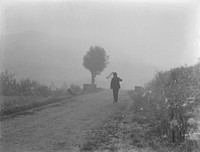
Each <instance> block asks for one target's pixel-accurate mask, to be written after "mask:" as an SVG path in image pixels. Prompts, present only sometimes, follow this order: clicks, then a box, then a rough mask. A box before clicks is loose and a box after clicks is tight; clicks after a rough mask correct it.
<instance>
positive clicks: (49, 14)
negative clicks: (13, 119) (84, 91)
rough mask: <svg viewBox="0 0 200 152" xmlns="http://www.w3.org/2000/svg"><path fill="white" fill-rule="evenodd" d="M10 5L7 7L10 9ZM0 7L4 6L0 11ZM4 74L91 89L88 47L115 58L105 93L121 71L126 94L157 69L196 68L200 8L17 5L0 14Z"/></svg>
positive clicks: (102, 77)
mask: <svg viewBox="0 0 200 152" xmlns="http://www.w3.org/2000/svg"><path fill="white" fill-rule="evenodd" d="M5 4H6V3H5ZM1 7H2V6H1ZM2 8H3V9H2V10H1V12H0V13H1V14H0V16H1V21H0V35H1V37H0V48H1V52H0V53H1V58H0V59H1V61H2V62H1V63H2V64H1V69H8V70H9V71H10V72H13V73H15V74H16V77H17V78H19V79H20V78H26V77H29V78H31V79H36V80H38V81H41V82H42V83H47V84H50V83H51V82H54V83H55V84H56V85H57V86H60V85H62V83H63V82H67V84H68V85H70V83H74V84H76V83H77V84H79V85H81V84H83V83H90V79H91V78H90V72H89V71H88V70H86V69H85V68H84V67H83V65H82V62H83V60H82V58H83V56H84V55H85V54H86V52H87V51H88V50H89V48H90V46H95V45H97V46H101V47H103V48H104V49H105V51H106V53H107V54H108V55H109V56H110V59H109V62H110V64H109V65H108V67H107V68H106V69H105V70H104V71H103V72H102V74H101V75H100V76H97V79H96V82H97V85H98V86H100V87H106V88H108V87H109V81H108V80H106V79H105V77H106V76H107V75H108V74H109V73H110V72H112V71H116V72H117V73H118V74H119V76H120V77H121V78H122V79H123V83H122V88H124V89H131V88H133V87H134V86H135V85H143V84H144V83H145V82H147V81H149V80H151V78H153V75H154V74H155V71H156V69H158V70H168V69H170V68H173V67H177V66H181V65H185V64H187V65H192V64H195V63H196V62H197V60H198V58H199V57H200V51H199V35H198V34H199V27H198V26H199V25H200V24H199V20H198V17H199V11H198V8H199V3H198V2H197V1H195V0H194V1H191V2H187V3H181V2H180V1H179V2H177V3H170V2H169V3H161V2H154V3H150V2H143V3H138V2H137V1H125V2H123V1H115V2H114V1H103V2H100V1H95V2H93V1H75V2H74V1H65V2H64V1H58V2H56V1H50V0H49V1H47V0H46V1H42V2H39V1H36V2H34V1H30V2H27V1H26V2H25V1H16V0H15V1H13V3H11V2H10V3H8V4H6V5H4V6H3V7H2Z"/></svg>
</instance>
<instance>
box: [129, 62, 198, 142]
mask: <svg viewBox="0 0 200 152" xmlns="http://www.w3.org/2000/svg"><path fill="white" fill-rule="evenodd" d="M132 97H133V100H134V101H135V105H136V107H137V108H138V109H142V110H144V111H145V112H146V117H148V119H150V122H151V123H150V124H151V126H152V128H154V131H155V132H156V133H157V134H158V135H159V137H160V138H161V139H163V140H167V141H168V142H170V143H173V144H176V145H182V144H183V143H187V142H186V141H191V140H192V139H191V138H190V135H191V134H192V132H195V130H196V129H197V122H196V121H195V119H194V114H193V110H194V109H195V107H196V106H197V105H198V104H199V103H200V64H199V63H198V64H196V65H195V66H191V67H179V68H174V69H171V70H170V71H166V72H161V71H160V72H158V73H157V74H156V75H155V77H154V79H153V80H152V81H151V82H149V83H148V84H147V85H146V87H145V93H144V94H143V95H142V96H139V95H137V94H133V95H132ZM188 143H189V142H188Z"/></svg>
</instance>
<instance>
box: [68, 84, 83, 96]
mask: <svg viewBox="0 0 200 152" xmlns="http://www.w3.org/2000/svg"><path fill="white" fill-rule="evenodd" d="M70 89H71V91H72V92H73V93H75V94H80V93H81V92H82V89H81V87H80V86H79V85H74V84H71V85H70Z"/></svg>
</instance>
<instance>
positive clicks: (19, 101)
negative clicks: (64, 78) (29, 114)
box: [0, 95, 72, 117]
mask: <svg viewBox="0 0 200 152" xmlns="http://www.w3.org/2000/svg"><path fill="white" fill-rule="evenodd" d="M71 97H72V96H69V95H68V96H50V97H36V96H15V97H1V98H0V99H1V100H0V101H1V109H0V116H1V117H3V116H6V115H10V114H14V113H17V112H22V111H25V110H29V109H32V108H37V107H40V106H43V105H47V104H51V103H55V102H59V101H61V100H64V99H69V98H71Z"/></svg>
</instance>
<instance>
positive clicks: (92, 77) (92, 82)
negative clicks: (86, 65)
mask: <svg viewBox="0 0 200 152" xmlns="http://www.w3.org/2000/svg"><path fill="white" fill-rule="evenodd" d="M95 76H96V75H95V74H94V73H93V72H91V84H92V85H94V83H95Z"/></svg>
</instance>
